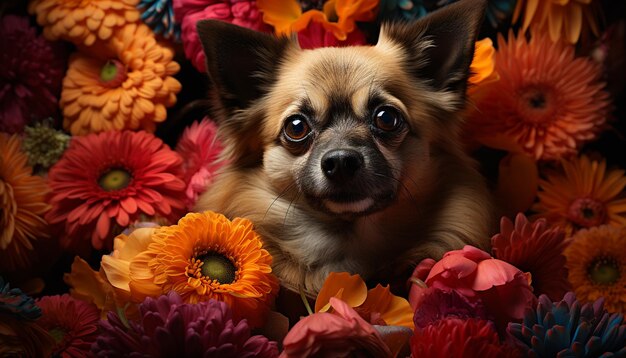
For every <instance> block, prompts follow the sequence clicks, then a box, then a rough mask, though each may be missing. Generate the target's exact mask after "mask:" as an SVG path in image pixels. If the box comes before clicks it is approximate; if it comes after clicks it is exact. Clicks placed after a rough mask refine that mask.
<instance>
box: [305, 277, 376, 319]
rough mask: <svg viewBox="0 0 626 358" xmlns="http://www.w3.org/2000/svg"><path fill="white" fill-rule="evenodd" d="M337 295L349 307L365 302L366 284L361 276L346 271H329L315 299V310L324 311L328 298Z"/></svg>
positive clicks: (327, 306) (328, 306)
mask: <svg viewBox="0 0 626 358" xmlns="http://www.w3.org/2000/svg"><path fill="white" fill-rule="evenodd" d="M331 297H337V298H340V299H341V300H342V301H344V302H345V303H347V304H348V305H349V306H350V307H357V306H360V305H361V304H363V302H365V298H366V297H367V286H365V282H364V281H363V279H361V276H359V275H358V274H357V275H350V274H349V273H347V272H331V273H330V274H329V275H328V277H327V278H326V281H324V285H323V286H322V289H321V290H320V292H319V293H318V295H317V299H316V300H315V312H326V311H327V310H328V309H329V308H330V303H329V302H330V298H331Z"/></svg>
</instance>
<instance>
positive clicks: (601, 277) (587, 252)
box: [564, 225, 626, 312]
mask: <svg viewBox="0 0 626 358" xmlns="http://www.w3.org/2000/svg"><path fill="white" fill-rule="evenodd" d="M625 243H626V227H625V226H622V227H612V226H608V225H604V226H600V227H595V228H591V229H588V230H587V229H585V230H580V231H579V232H578V233H576V235H574V237H573V238H572V244H571V245H570V246H569V247H568V248H567V249H565V251H564V255H565V257H566V258H567V269H568V270H569V274H568V278H569V281H570V283H571V284H572V287H574V291H575V292H576V297H577V298H578V300H580V301H582V302H594V301H595V300H597V299H598V298H600V297H604V299H605V302H604V307H605V308H606V309H607V310H608V311H609V312H624V311H626V250H624V244H625Z"/></svg>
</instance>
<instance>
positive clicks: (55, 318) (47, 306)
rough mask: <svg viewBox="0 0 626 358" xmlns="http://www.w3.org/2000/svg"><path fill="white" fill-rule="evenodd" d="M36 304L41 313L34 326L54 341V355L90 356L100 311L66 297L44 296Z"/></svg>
mask: <svg viewBox="0 0 626 358" xmlns="http://www.w3.org/2000/svg"><path fill="white" fill-rule="evenodd" d="M37 305H38V306H39V307H41V310H42V311H43V315H42V317H41V319H39V320H38V321H37V324H38V325H39V326H40V327H42V328H43V329H45V330H46V331H47V332H48V334H50V335H51V336H52V337H53V338H54V340H55V342H56V345H55V346H54V348H53V354H54V355H55V356H60V357H63V358H69V357H80V356H86V355H87V354H88V353H89V350H90V348H91V344H92V343H94V342H95V341H96V337H97V336H98V322H99V321H100V311H98V309H97V308H96V306H94V305H92V304H90V303H87V302H84V301H80V300H77V299H75V298H73V297H71V296H70V295H68V294H65V295H63V296H44V297H42V298H41V299H38V300H37Z"/></svg>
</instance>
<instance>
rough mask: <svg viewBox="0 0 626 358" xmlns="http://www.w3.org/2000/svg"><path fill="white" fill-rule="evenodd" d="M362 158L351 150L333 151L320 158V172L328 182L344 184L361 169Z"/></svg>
mask: <svg viewBox="0 0 626 358" xmlns="http://www.w3.org/2000/svg"><path fill="white" fill-rule="evenodd" d="M362 166H363V156H362V155H361V153H359V152H357V151H356V150H353V149H335V150H331V151H328V152H327V153H326V154H324V156H323V157H322V171H323V172H324V175H326V177H327V178H328V179H330V180H333V181H338V182H345V181H347V180H349V179H351V178H352V177H354V175H355V174H356V173H357V172H358V171H359V169H361V167H362Z"/></svg>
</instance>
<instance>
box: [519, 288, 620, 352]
mask: <svg viewBox="0 0 626 358" xmlns="http://www.w3.org/2000/svg"><path fill="white" fill-rule="evenodd" d="M602 305H603V302H602V299H598V300H597V301H595V302H593V303H585V304H582V303H581V302H579V301H577V300H576V296H575V295H574V294H573V293H571V292H569V293H567V294H566V295H565V296H564V297H563V299H562V300H561V301H556V302H552V301H551V300H550V298H548V296H546V295H541V296H540V297H539V300H538V304H537V308H536V309H534V308H533V309H530V308H529V309H527V311H526V314H525V315H524V321H523V322H522V323H509V327H508V328H507V331H508V332H509V334H510V336H512V337H513V338H514V339H515V341H516V342H515V343H516V344H517V346H518V347H519V348H520V349H521V350H522V352H523V353H524V356H525V357H613V356H616V357H620V356H623V355H624V352H626V323H624V316H623V314H621V313H614V314H612V315H609V314H608V313H607V312H606V310H604V309H603V307H602ZM614 353H615V354H614Z"/></svg>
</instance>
